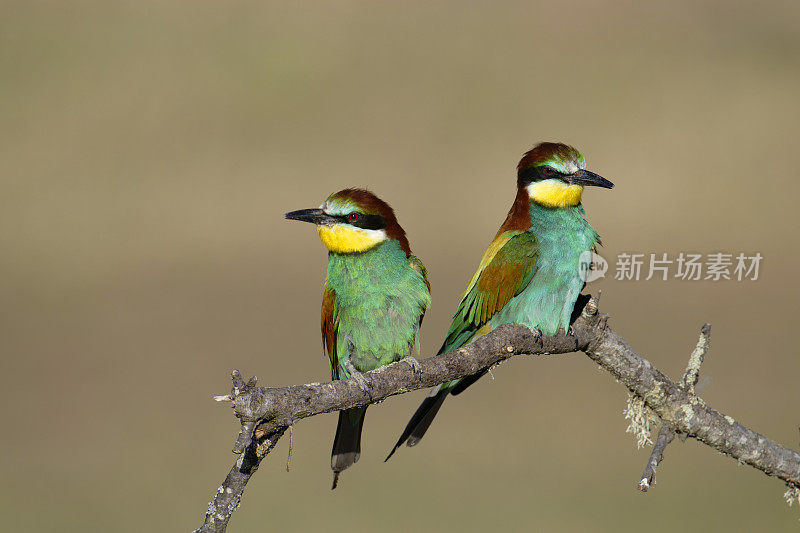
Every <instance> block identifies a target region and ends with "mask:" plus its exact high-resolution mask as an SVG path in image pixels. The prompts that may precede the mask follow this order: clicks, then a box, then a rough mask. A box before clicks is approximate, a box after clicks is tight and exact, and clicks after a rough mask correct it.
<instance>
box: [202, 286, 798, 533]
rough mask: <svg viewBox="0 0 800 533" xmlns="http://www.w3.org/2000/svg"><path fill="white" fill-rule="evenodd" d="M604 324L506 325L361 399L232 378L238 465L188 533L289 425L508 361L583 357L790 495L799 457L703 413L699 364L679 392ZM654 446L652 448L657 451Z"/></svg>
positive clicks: (357, 391)
mask: <svg viewBox="0 0 800 533" xmlns="http://www.w3.org/2000/svg"><path fill="white" fill-rule="evenodd" d="M607 320H608V317H607V316H606V315H603V314H601V313H598V310H597V300H596V299H594V298H593V299H591V300H589V301H588V303H586V304H585V306H584V307H583V308H582V311H581V312H580V313H579V316H578V317H577V318H576V320H575V321H574V323H573V325H572V328H571V331H570V333H569V334H568V335H565V334H564V333H563V332H559V334H558V335H556V336H553V337H543V336H541V335H539V334H537V333H536V332H533V331H531V330H529V329H527V328H525V327H522V326H518V325H512V324H506V325H504V326H501V327H499V328H497V329H496V330H494V331H493V332H492V333H490V334H489V335H486V336H484V337H481V338H480V339H478V340H476V341H475V342H473V343H471V344H469V345H467V346H464V347H463V348H460V349H458V350H454V351H452V352H448V353H445V354H441V355H437V356H434V357H431V358H428V359H424V360H422V361H420V363H419V368H418V369H414V368H413V367H412V365H411V364H410V363H408V362H398V363H395V364H392V365H389V366H386V367H383V368H380V369H378V370H375V371H373V372H368V373H366V374H364V377H365V378H366V379H367V383H368V384H369V392H365V391H363V390H362V389H361V388H360V387H359V385H358V384H357V383H356V382H355V381H354V380H341V381H334V382H329V383H310V384H306V385H296V386H292V387H282V388H265V387H258V386H256V381H255V379H251V380H250V381H249V382H248V383H244V381H243V380H242V378H241V376H240V375H239V373H238V372H234V374H233V380H234V389H233V390H232V391H231V394H230V395H229V396H222V397H217V398H216V399H217V400H220V401H222V400H227V401H232V402H233V406H234V410H235V412H236V416H237V417H239V418H240V419H241V421H242V429H241V431H240V434H239V438H238V439H237V442H236V444H235V446H234V452H235V453H239V459H238V460H237V461H236V464H234V466H233V467H232V468H231V471H230V473H229V474H228V476H227V477H226V478H225V481H224V482H223V484H222V485H221V486H220V487H219V489H218V490H217V492H216V494H215V495H214V500H213V501H212V502H211V503H209V507H208V512H207V513H206V519H205V522H204V524H203V526H202V527H200V529H198V530H196V531H198V532H203V533H205V532H223V531H225V528H226V527H227V524H228V520H229V519H230V516H231V514H232V513H233V511H234V510H235V509H236V508H237V507H238V504H239V500H240V498H241V495H242V492H243V491H244V487H245V485H246V484H247V481H248V480H249V478H250V477H251V476H252V474H253V473H254V472H255V470H256V469H257V468H258V465H259V464H260V462H261V460H262V459H263V458H264V456H266V454H267V453H269V451H270V450H271V449H272V448H273V447H274V446H275V443H276V442H277V440H278V439H279V438H280V437H281V435H283V432H284V431H285V430H286V428H287V427H289V426H291V425H292V424H294V423H295V422H297V421H298V420H301V419H303V418H307V417H309V416H314V415H318V414H321V413H328V412H331V411H339V410H341V409H345V408H350V407H357V406H362V405H368V404H370V403H375V402H378V401H380V400H383V399H385V398H388V397H389V396H394V395H396V394H403V393H405V392H409V391H412V390H416V389H420V388H428V387H433V386H436V385H439V384H441V383H443V382H445V381H449V380H452V379H455V378H458V377H462V376H467V375H470V374H474V373H476V372H478V371H480V370H483V369H485V368H490V367H492V366H494V365H496V364H498V363H500V362H502V361H504V360H506V359H508V358H510V357H513V356H515V355H549V354H561V353H567V352H575V351H582V352H585V353H586V355H587V356H589V358H590V359H592V360H593V361H595V362H596V363H597V364H598V365H600V367H601V368H603V369H604V370H606V371H607V372H609V373H610V374H611V375H613V376H614V377H615V378H616V379H617V380H618V381H619V382H621V383H622V384H623V385H624V386H625V387H626V388H628V390H629V391H631V392H632V393H633V394H635V395H636V396H638V397H640V398H642V399H643V400H644V402H645V404H646V405H647V406H648V407H649V408H650V409H652V410H653V412H654V413H656V414H657V415H658V416H659V417H660V418H661V419H662V421H663V422H664V425H665V426H669V427H671V428H674V431H678V432H680V433H682V434H684V435H687V436H689V437H693V438H695V439H697V440H699V441H700V442H703V443H704V444H707V445H709V446H711V447H712V448H714V449H715V450H718V451H720V452H722V453H724V454H726V455H729V456H731V457H732V458H734V459H736V460H738V461H739V462H741V463H745V464H748V465H750V466H753V467H754V468H757V469H759V470H761V471H762V472H764V473H765V474H767V475H769V476H775V477H778V478H779V479H781V480H783V481H784V482H786V483H787V484H789V485H790V487H797V486H800V454H799V453H797V452H796V451H794V450H790V449H788V448H785V447H783V446H781V445H780V444H778V443H777V442H774V441H771V440H769V439H767V438H766V437H763V436H762V435H759V434H758V433H756V432H755V431H752V430H750V429H748V428H746V427H744V426H742V425H741V424H739V423H738V422H736V421H735V420H734V419H733V418H731V417H729V416H725V415H723V414H721V413H719V412H718V411H715V410H714V409H711V408H710V407H708V406H707V405H706V404H705V403H704V402H703V400H701V399H700V398H698V397H697V396H696V395H695V394H694V387H693V385H694V382H696V378H697V371H699V363H697V364H696V368H694V369H693V370H692V373H691V374H690V377H689V378H688V381H689V382H691V385H690V386H686V384H685V382H683V383H680V384H677V383H675V382H673V381H671V380H670V379H669V378H668V377H667V376H665V375H664V374H663V373H662V372H660V371H659V370H657V369H655V368H653V365H652V364H650V362H649V361H647V360H646V359H644V358H643V357H641V356H640V355H639V354H637V353H636V352H635V351H634V350H633V349H632V348H631V347H630V346H628V345H627V344H626V343H625V341H624V340H623V339H622V338H621V337H619V335H617V334H616V333H614V331H613V330H612V329H611V328H610V327H608V325H607ZM701 340H702V338H701ZM698 346H699V344H698ZM694 355H695V354H694V353H693V356H694ZM693 359H695V361H696V359H697V358H693ZM700 362H702V357H700ZM690 366H692V363H691V362H690ZM688 372H689V370H688V369H687V373H688ZM665 439H666V436H665ZM661 440H662V439H657V445H658V444H659V442H660V441H661ZM669 440H671V439H669ZM666 444H668V442H664V443H663V444H662V445H661V446H662V449H661V451H662V452H663V447H665V446H666ZM658 455H659V456H660V455H661V454H660V453H659V454H658ZM651 459H652V457H651ZM659 460H660V457H659ZM656 465H657V462H656ZM654 475H655V471H653V476H654Z"/></svg>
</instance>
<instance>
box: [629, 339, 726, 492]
mask: <svg viewBox="0 0 800 533" xmlns="http://www.w3.org/2000/svg"><path fill="white" fill-rule="evenodd" d="M710 347H711V324H703V327H702V328H700V339H699V340H698V341H697V346H695V347H694V350H692V353H691V355H690V356H689V363H688V364H687V365H686V371H685V372H684V373H683V378H682V379H681V382H680V384H679V386H680V387H681V388H682V389H683V390H685V391H688V392H689V393H690V394H692V395H693V394H695V390H694V388H695V385H697V379H698V378H699V377H700V366H702V364H703V360H704V359H705V357H706V353H708V349H709V348H710ZM675 435H676V431H675V426H674V425H673V424H672V423H671V422H664V423H663V424H661V428H660V429H659V430H658V437H656V442H655V444H653V452H652V453H651V454H650V458H649V459H648V460H647V464H646V465H645V467H644V473H643V474H642V477H641V479H640V480H639V484H638V485H637V486H636V488H638V489H639V490H640V491H642V492H647V490H648V489H649V488H650V487H651V486H652V485H655V483H656V469H657V468H658V465H659V464H660V463H661V460H662V459H663V458H664V450H665V449H666V447H667V446H669V444H670V443H671V442H672V440H673V439H674V438H675Z"/></svg>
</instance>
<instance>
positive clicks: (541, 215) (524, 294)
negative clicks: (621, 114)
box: [387, 143, 612, 460]
mask: <svg viewBox="0 0 800 533" xmlns="http://www.w3.org/2000/svg"><path fill="white" fill-rule="evenodd" d="M584 167H585V162H584V160H583V157H582V156H581V155H580V154H579V153H578V152H577V150H575V149H574V148H571V147H569V146H566V145H563V144H556V143H542V144H540V145H538V146H537V147H535V148H534V149H533V150H531V151H530V152H528V153H527V154H526V155H525V157H523V159H522V161H521V162H520V164H519V166H518V182H517V184H518V189H517V197H516V199H515V201H514V204H513V205H512V208H511V210H510V212H509V214H508V217H507V218H506V221H505V222H504V223H503V225H502V226H501V228H500V230H499V231H498V233H497V235H496V237H495V239H494V241H492V244H491V245H490V246H489V248H488V249H487V250H486V253H485V254H484V256H483V259H482V261H481V264H480V266H479V267H478V271H477V272H476V274H475V276H474V277H473V279H472V281H471V282H470V284H469V286H468V288H467V291H466V292H465V294H464V297H463V299H462V300H461V303H460V305H459V307H458V310H457V311H456V313H455V315H454V317H453V321H452V323H451V325H450V329H449V331H448V333H447V337H446V338H445V341H444V343H443V345H442V348H441V349H440V350H439V353H444V352H448V351H451V350H454V349H457V348H460V347H461V346H464V345H465V344H467V343H469V342H471V341H472V340H474V339H475V338H477V337H480V336H481V335H485V334H487V333H489V332H490V331H491V330H493V329H494V328H496V327H497V326H499V325H501V324H507V323H513V324H521V325H524V326H527V327H529V328H531V329H534V328H536V329H538V330H540V331H541V332H542V333H543V334H545V335H555V334H556V333H557V332H558V330H559V329H563V330H565V331H567V330H568V328H569V324H570V318H571V316H572V312H573V309H574V306H575V301H576V300H577V298H578V295H579V294H580V292H581V290H582V289H583V286H584V280H583V278H582V277H581V275H580V268H579V260H580V256H581V254H583V253H584V252H587V251H590V250H594V249H595V247H596V246H597V244H599V238H598V235H597V233H596V232H595V231H594V229H592V227H591V226H590V225H589V223H588V222H587V220H586V214H585V212H584V209H583V207H582V206H581V204H580V199H581V193H582V191H583V186H585V185H597V186H602V187H609V188H610V187H611V186H612V184H611V182H609V181H608V180H605V179H604V178H601V177H600V176H597V175H596V174H593V173H591V172H588V171H586V170H585V168H584ZM484 373H485V372H481V373H478V374H475V375H473V376H467V377H465V378H461V379H458V380H455V381H451V382H449V383H445V384H443V385H442V386H441V387H439V388H437V389H434V390H433V391H432V393H431V395H430V396H428V398H426V399H425V400H424V401H423V403H422V405H420V407H419V408H418V409H417V411H416V412H415V413H414V416H412V418H411V420H410V421H409V423H408V425H407V426H406V428H405V430H404V431H403V433H402V435H401V436H400V439H399V440H398V441H397V444H396V445H395V447H394V448H393V449H392V451H391V452H390V453H389V457H391V456H392V454H394V452H395V451H396V450H397V448H398V447H399V446H401V445H402V444H403V443H406V444H407V445H408V446H413V445H415V444H416V443H417V442H419V440H420V439H421V438H422V436H423V435H424V434H425V431H427V429H428V427H429V426H430V424H431V422H432V421H433V418H434V417H435V416H436V413H437V412H438V410H439V408H440V407H441V405H442V402H443V401H444V399H445V398H446V397H447V396H448V394H459V393H461V392H462V391H463V390H464V389H466V388H467V387H469V386H470V385H471V384H472V383H474V382H475V381H477V380H478V379H479V378H480V377H481V376H483V375H484ZM389 457H387V460H388V459H389Z"/></svg>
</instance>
